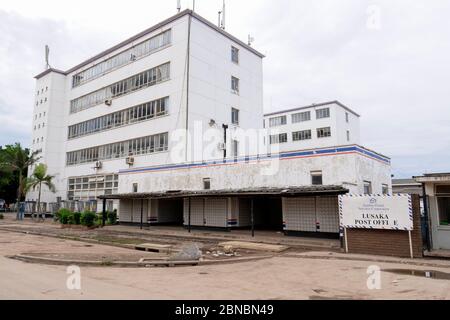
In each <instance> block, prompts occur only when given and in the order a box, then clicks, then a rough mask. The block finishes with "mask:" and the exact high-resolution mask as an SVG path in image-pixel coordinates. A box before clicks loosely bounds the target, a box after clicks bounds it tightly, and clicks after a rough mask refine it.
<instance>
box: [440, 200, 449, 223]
mask: <svg viewBox="0 0 450 320" xmlns="http://www.w3.org/2000/svg"><path fill="white" fill-rule="evenodd" d="M437 203H438V212H439V224H440V225H441V226H450V196H447V197H441V196H439V197H437Z"/></svg>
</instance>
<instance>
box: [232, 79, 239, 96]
mask: <svg viewBox="0 0 450 320" xmlns="http://www.w3.org/2000/svg"><path fill="white" fill-rule="evenodd" d="M231 91H232V92H233V93H236V94H238V93H239V79H238V78H236V77H233V76H232V77H231Z"/></svg>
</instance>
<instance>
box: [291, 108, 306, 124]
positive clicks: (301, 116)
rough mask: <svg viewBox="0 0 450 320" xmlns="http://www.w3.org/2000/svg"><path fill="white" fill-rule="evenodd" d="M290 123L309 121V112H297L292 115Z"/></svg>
mask: <svg viewBox="0 0 450 320" xmlns="http://www.w3.org/2000/svg"><path fill="white" fill-rule="evenodd" d="M291 117H292V123H298V122H303V121H309V120H311V111H305V112H299V113H294V114H292V116H291Z"/></svg>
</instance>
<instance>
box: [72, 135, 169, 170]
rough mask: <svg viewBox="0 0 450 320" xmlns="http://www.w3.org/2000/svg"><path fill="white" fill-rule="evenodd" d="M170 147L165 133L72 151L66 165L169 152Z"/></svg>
mask: <svg viewBox="0 0 450 320" xmlns="http://www.w3.org/2000/svg"><path fill="white" fill-rule="evenodd" d="M168 145H169V141H168V133H167V132H165V133H160V134H155V135H152V136H146V137H142V138H135V139H131V140H126V141H121V142H115V143H111V144H106V145H101V146H97V147H91V148H87V149H81V150H76V151H71V152H68V153H67V155H66V164H67V165H68V166H69V165H75V164H80V163H89V162H95V161H98V160H108V159H116V158H125V157H128V156H130V155H143V154H151V153H155V152H162V151H167V150H168Z"/></svg>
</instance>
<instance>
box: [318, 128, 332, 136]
mask: <svg viewBox="0 0 450 320" xmlns="http://www.w3.org/2000/svg"><path fill="white" fill-rule="evenodd" d="M316 132H317V138H318V139H322V138H329V137H331V127H322V128H317V129H316ZM321 132H322V134H320V133H321ZM327 133H328V134H327Z"/></svg>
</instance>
